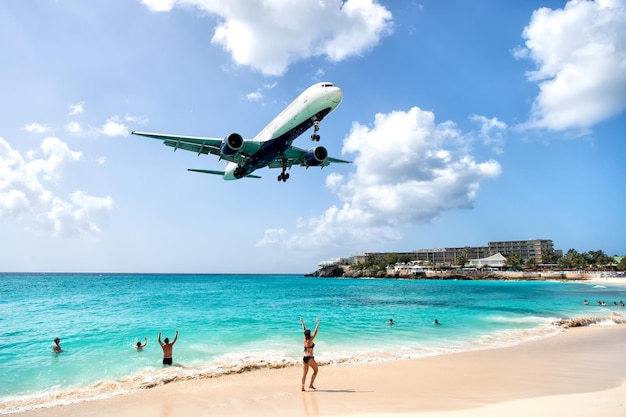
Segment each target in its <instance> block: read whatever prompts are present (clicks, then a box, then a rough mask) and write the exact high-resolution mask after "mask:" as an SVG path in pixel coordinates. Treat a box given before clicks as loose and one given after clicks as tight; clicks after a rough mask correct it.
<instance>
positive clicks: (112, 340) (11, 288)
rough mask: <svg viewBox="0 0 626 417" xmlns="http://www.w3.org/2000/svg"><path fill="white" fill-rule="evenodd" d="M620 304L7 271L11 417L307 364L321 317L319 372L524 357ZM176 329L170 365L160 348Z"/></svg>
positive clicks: (427, 285)
mask: <svg viewBox="0 0 626 417" xmlns="http://www.w3.org/2000/svg"><path fill="white" fill-rule="evenodd" d="M584 300H588V301H589V305H584V303H583V301H584ZM620 300H626V287H623V286H612V285H609V284H608V283H607V284H606V285H598V284H588V283H579V282H577V283H564V282H543V281H529V282H524V281H519V282H515V281H513V282H512V281H463V280H458V281H457V280H403V279H363V278H360V279H348V278H313V277H305V276H302V275H230V274H208V275H182V274H59V273H54V274H49V273H33V274H28V273H19V274H12V273H3V274H0V361H1V363H2V366H1V368H0V414H6V413H12V412H17V411H26V410H30V409H34V408H40V407H49V406H55V405H61V404H69V403H73V402H79V401H88V400H92V399H99V398H106V397H110V396H114V395H120V394H124V393H129V392H133V391H137V390H142V389H149V388H151V387H154V386H157V385H160V384H165V383H167V382H170V381H173V380H181V379H192V378H207V377H219V376H221V375H225V374H232V373H241V372H247V371H249V370H251V369H257V368H280V367H287V366H299V364H300V363H301V361H302V355H303V334H302V326H301V323H300V319H301V318H302V319H303V320H304V321H305V324H306V326H307V327H308V328H314V327H315V323H316V319H318V318H319V320H320V327H319V333H318V336H317V338H316V339H315V358H316V360H317V362H318V363H319V364H320V365H321V366H343V365H350V364H356V363H367V362H383V361H394V360H400V359H408V358H420V357H425V356H433V355H442V354H448V353H452V352H462V351H469V350H475V349H491V348H498V347H504V346H511V345H515V344H519V343H523V342H526V341H530V340H534V339H538V338H544V337H550V336H552V335H555V334H557V333H558V332H561V331H563V329H562V328H561V327H559V326H557V325H556V324H555V322H556V321H557V320H559V319H573V318H580V317H599V318H600V319H601V320H600V321H599V323H598V325H610V324H612V323H613V322H612V321H611V320H610V319H609V318H610V317H611V315H614V314H616V313H619V314H625V312H624V309H623V308H622V307H621V306H620V305H619V301H620ZM598 301H605V302H606V304H607V305H605V306H604V305H600V304H599V303H598ZM614 301H615V302H617V303H618V304H617V305H614ZM390 319H393V322H394V323H395V324H393V325H389V324H388V322H389V320H390ZM435 320H437V321H438V322H439V323H440V324H438V325H437V324H434V321H435ZM176 330H178V331H179V336H178V340H177V342H176V344H175V345H174V355H173V356H174V364H173V365H172V366H164V365H162V350H161V347H160V346H159V344H158V342H157V337H158V334H159V332H162V338H163V339H164V338H165V337H168V338H169V339H170V340H172V339H173V338H174V336H175V332H176ZM56 337H58V338H60V339H61V342H60V344H61V346H62V348H63V352H62V353H54V351H53V349H52V344H53V340H54V339H55V338H56ZM144 338H146V339H147V342H148V344H147V346H146V347H145V348H144V349H143V350H142V351H137V350H136V349H135V347H134V346H135V344H136V343H137V342H138V341H141V342H143V341H144ZM298 372H299V371H298ZM294 378H296V379H298V378H299V374H298V373H297V372H296V373H294Z"/></svg>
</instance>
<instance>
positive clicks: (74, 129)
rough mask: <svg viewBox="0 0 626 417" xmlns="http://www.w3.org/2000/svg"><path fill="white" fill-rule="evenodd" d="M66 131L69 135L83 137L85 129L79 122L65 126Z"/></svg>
mask: <svg viewBox="0 0 626 417" xmlns="http://www.w3.org/2000/svg"><path fill="white" fill-rule="evenodd" d="M65 130H66V131H67V132H68V133H71V134H73V135H81V134H82V133H83V128H82V127H81V126H80V123H78V122H69V123H68V124H67V125H66V126H65Z"/></svg>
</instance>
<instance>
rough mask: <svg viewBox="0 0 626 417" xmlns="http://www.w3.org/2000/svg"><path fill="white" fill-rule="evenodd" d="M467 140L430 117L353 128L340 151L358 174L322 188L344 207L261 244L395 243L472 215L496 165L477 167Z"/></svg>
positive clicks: (403, 114) (411, 114)
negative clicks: (414, 228)
mask: <svg viewBox="0 0 626 417" xmlns="http://www.w3.org/2000/svg"><path fill="white" fill-rule="evenodd" d="M471 140H472V138H469V137H468V135H464V134H463V133H462V132H461V131H460V130H459V129H458V128H457V126H456V125H455V124H454V123H452V122H444V123H440V124H435V116H434V114H433V113H432V112H429V111H424V110H421V109H420V108H418V107H413V108H411V109H410V110H408V111H394V112H391V113H389V114H377V115H376V116H375V119H374V124H373V126H371V127H370V126H364V125H361V124H359V123H354V124H353V126H352V129H351V131H350V134H349V135H348V136H347V137H346V139H345V141H344V147H343V152H344V153H353V154H356V157H355V158H354V164H355V166H356V169H355V172H354V173H353V174H351V175H350V176H348V177H347V178H344V177H343V176H341V175H339V174H336V173H334V174H330V175H329V176H328V178H327V181H326V185H327V187H328V188H330V189H331V190H332V191H333V192H335V193H336V194H337V196H338V197H339V199H340V200H341V201H342V204H341V205H340V206H333V207H330V208H328V209H327V210H326V211H325V212H324V213H323V214H322V215H320V216H319V217H316V218H312V219H308V220H305V219H300V220H299V221H298V225H297V231H296V232H295V233H289V232H287V231H286V230H284V229H271V230H268V231H266V233H265V236H264V238H263V239H262V240H261V241H260V242H259V245H260V246H264V245H284V246H286V247H296V248H304V247H306V248H311V247H323V246H329V245H333V244H342V245H345V244H350V243H352V244H354V243H372V242H379V241H381V240H394V239H400V238H401V237H402V234H403V232H404V231H405V230H406V229H407V227H410V226H411V225H415V224H420V223H427V222H429V221H431V220H432V219H434V218H435V217H437V216H438V215H439V214H440V213H442V212H444V211H446V210H453V209H458V208H469V207H471V206H472V204H473V202H474V200H475V199H476V197H477V193H478V190H479V188H480V183H481V182H482V181H484V180H487V179H492V178H496V177H498V176H499V175H500V174H501V172H502V168H501V166H500V164H499V163H498V162H497V161H495V160H489V161H486V162H477V161H476V160H475V159H474V157H473V156H472V155H471V154H470V146H469V142H470V141H471Z"/></svg>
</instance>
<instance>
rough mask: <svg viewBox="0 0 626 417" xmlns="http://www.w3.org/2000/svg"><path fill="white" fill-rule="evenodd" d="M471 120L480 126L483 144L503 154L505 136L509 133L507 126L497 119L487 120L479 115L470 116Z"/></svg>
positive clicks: (480, 136)
mask: <svg viewBox="0 0 626 417" xmlns="http://www.w3.org/2000/svg"><path fill="white" fill-rule="evenodd" d="M470 120H471V121H473V122H476V123H477V124H479V127H480V133H479V134H478V136H479V138H480V139H482V141H483V143H484V144H485V145H487V146H489V147H491V148H492V149H493V151H494V152H496V153H498V154H500V153H502V152H503V149H502V148H503V146H504V134H505V133H506V131H507V125H506V123H504V122H501V121H500V120H498V119H497V118H496V117H494V118H491V119H489V118H487V117H485V116H481V115H478V114H474V115H472V116H470Z"/></svg>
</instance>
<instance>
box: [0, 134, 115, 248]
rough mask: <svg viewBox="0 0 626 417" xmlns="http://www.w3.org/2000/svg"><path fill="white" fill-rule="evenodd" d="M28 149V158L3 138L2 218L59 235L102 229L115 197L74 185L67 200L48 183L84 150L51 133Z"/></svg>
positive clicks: (0, 162) (0, 152) (0, 160)
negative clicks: (50, 135)
mask: <svg viewBox="0 0 626 417" xmlns="http://www.w3.org/2000/svg"><path fill="white" fill-rule="evenodd" d="M27 155H28V156H27V158H24V157H23V156H22V155H21V154H20V153H19V152H18V151H17V150H15V149H13V148H12V147H11V145H10V144H9V143H8V142H7V141H6V140H4V139H3V138H0V221H20V222H22V223H23V224H24V227H25V229H27V230H40V231H51V232H52V233H54V234H55V235H57V236H79V235H84V234H94V233H100V232H101V231H102V228H103V226H104V225H106V222H107V217H108V212H109V211H110V210H111V208H112V206H113V199H112V198H111V197H93V196H90V195H89V194H87V193H85V192H84V191H75V192H73V193H71V194H70V201H65V200H64V199H63V198H62V197H60V196H58V195H55V194H54V192H53V191H52V190H50V189H49V187H48V185H55V184H58V183H59V182H60V181H61V173H62V169H63V167H64V166H65V165H66V164H67V163H70V162H75V161H78V160H80V159H81V157H82V154H81V153H80V152H76V151H72V150H71V149H70V148H69V146H68V145H67V144H66V143H65V142H63V141H61V140H60V139H58V138H55V137H48V138H45V139H44V140H43V141H42V143H41V146H40V147H39V150H37V151H29V152H27ZM37 155H41V157H39V158H36V156H37ZM57 188H58V187H57Z"/></svg>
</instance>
